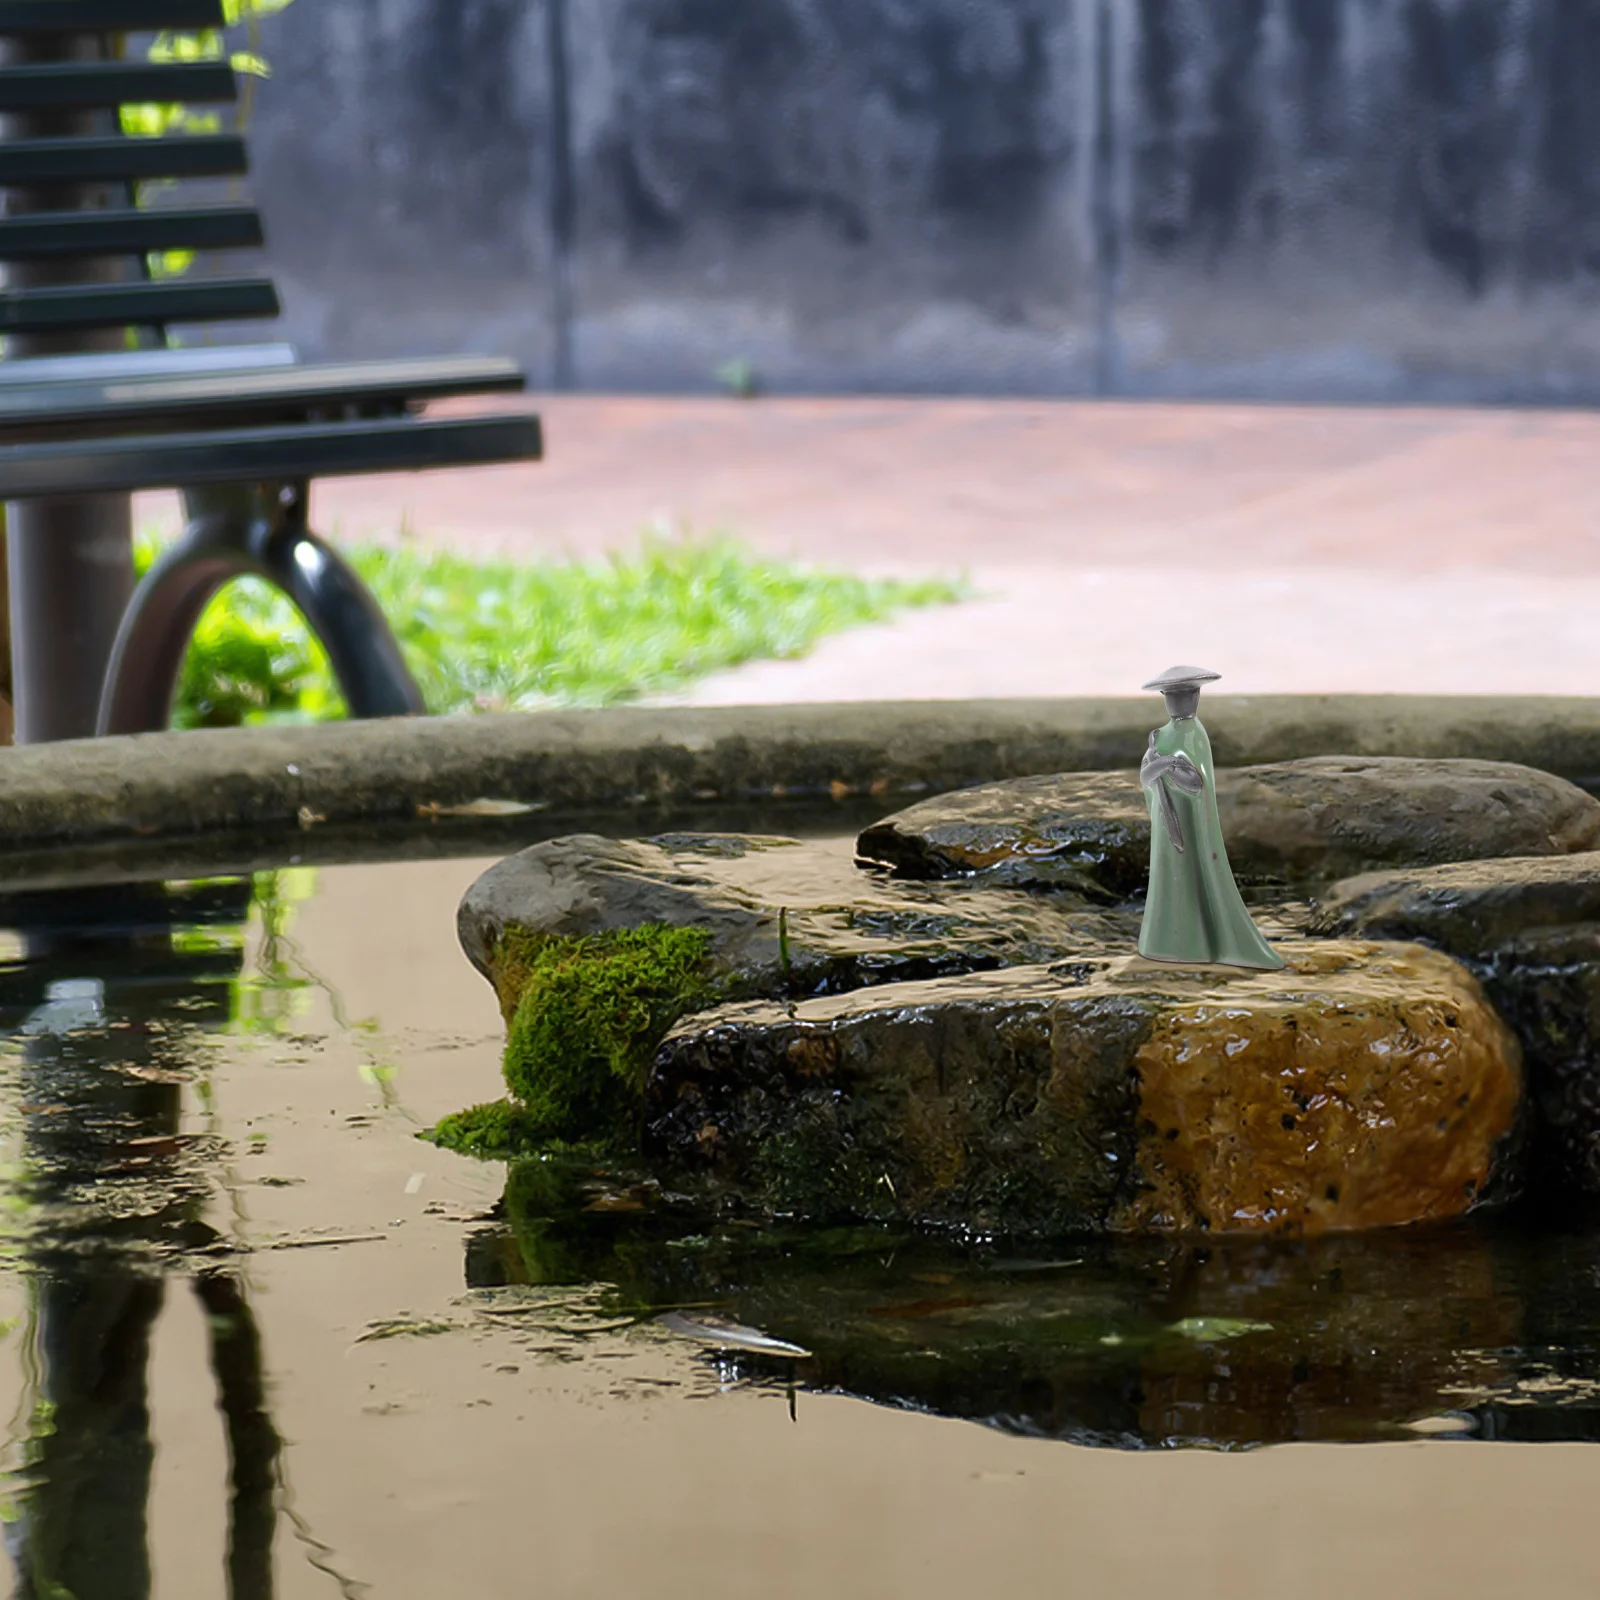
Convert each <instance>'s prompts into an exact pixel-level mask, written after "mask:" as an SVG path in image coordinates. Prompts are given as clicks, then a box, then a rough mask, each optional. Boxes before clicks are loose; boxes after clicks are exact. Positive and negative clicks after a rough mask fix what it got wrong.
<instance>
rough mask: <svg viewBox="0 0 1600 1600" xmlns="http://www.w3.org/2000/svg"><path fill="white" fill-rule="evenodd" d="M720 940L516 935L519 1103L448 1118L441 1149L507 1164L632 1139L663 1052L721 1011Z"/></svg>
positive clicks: (621, 932)
mask: <svg viewBox="0 0 1600 1600" xmlns="http://www.w3.org/2000/svg"><path fill="white" fill-rule="evenodd" d="M710 944H711V936H710V934H709V933H708V932H707V931H706V930H705V929H704V928H674V927H667V926H663V925H661V924H658V923H646V924H645V925H643V926H642V927H637V928H617V929H611V930H608V931H606V932H603V933H596V934H590V935H587V936H585V937H580V938H562V937H557V936H553V935H550V934H541V933H534V932H531V931H529V930H528V929H524V928H510V929H507V930H506V932H505V933H504V934H503V935H502V936H501V939H500V942H499V945H498V946H497V948H496V950H495V952H494V959H493V971H494V973H495V979H496V983H495V987H496V991H497V993H498V994H499V996H500V1003H501V1009H502V1011H503V1012H504V1013H505V1014H506V1016H507V1031H506V1049H505V1060H504V1069H505V1079H506V1088H507V1090H508V1091H509V1093H510V1099H509V1100H505V1101H497V1102H494V1103H492V1104H489V1105H484V1106H476V1107H473V1108H471V1109H470V1110H468V1111H464V1112H460V1113H457V1114H456V1115H454V1116H451V1117H446V1118H445V1119H444V1120H443V1121H442V1122H440V1123H439V1125H438V1126H437V1127H436V1128H434V1129H433V1130H432V1137H433V1139H434V1141H435V1142H436V1143H438V1144H441V1145H445V1146H447V1147H449V1148H451V1149H455V1150H461V1151H463V1152H465V1153H468V1154H472V1155H483V1156H500V1155H506V1154H509V1153H512V1152H514V1151H516V1150H519V1149H528V1148H537V1147H539V1146H542V1145H545V1144H548V1143H550V1142H551V1141H575V1140H599V1141H602V1142H605V1143H614V1142H617V1141H619V1140H626V1139H627V1138H628V1136H629V1134H630V1132H631V1130H633V1129H634V1128H635V1127H636V1126H637V1123H638V1118H639V1110H640V1106H641V1103H642V1099H643V1090H644V1081H645V1077H646V1074H647V1073H648V1072H649V1068H650V1060H651V1057H652V1055H653V1054H654V1052H655V1048H656V1046H657V1045H658V1044H659V1043H660V1041H661V1039H662V1037H663V1036H664V1035H665V1034H666V1032H667V1030H668V1029H669V1028H670V1027H671V1026H672V1024H673V1023H675V1022H676V1021H678V1019H679V1018H680V1017H682V1016H684V1015H685V1014H686V1013H688V1012H691V1011H695V1010H698V1009H702V1008H704V1007H706V1006H708V1005H712V1004H714V1003H715V1002H716V1000H717V999H718V997H719V993H720V990H719V986H718V985H717V983H716V982H715V981H714V980H713V978H712V976H711V970H710V963H709V960H708V951H709V949H710Z"/></svg>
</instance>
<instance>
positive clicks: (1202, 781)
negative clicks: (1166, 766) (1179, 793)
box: [1167, 750, 1206, 794]
mask: <svg viewBox="0 0 1600 1600" xmlns="http://www.w3.org/2000/svg"><path fill="white" fill-rule="evenodd" d="M1170 759H1171V761H1172V770H1171V771H1170V772H1168V773H1167V776H1168V777H1169V778H1170V779H1171V780H1172V781H1173V782H1174V783H1175V784H1176V785H1177V786H1178V787H1179V788H1180V789H1182V790H1183V791H1184V793H1185V794H1199V793H1200V791H1201V790H1202V789H1203V788H1205V786H1206V775H1205V774H1204V773H1203V772H1202V771H1201V770H1200V769H1199V767H1197V766H1196V765H1195V764H1194V762H1192V761H1191V760H1190V759H1189V758H1188V756H1186V755H1185V754H1184V753H1183V751H1181V750H1180V751H1179V752H1178V753H1177V754H1176V755H1175V756H1172V757H1171V758H1170Z"/></svg>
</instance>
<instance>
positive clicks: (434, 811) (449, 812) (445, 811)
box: [417, 800, 535, 817]
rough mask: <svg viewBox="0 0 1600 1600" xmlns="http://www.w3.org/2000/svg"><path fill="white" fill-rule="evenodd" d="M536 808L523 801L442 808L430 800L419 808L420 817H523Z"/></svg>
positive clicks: (484, 801)
mask: <svg viewBox="0 0 1600 1600" xmlns="http://www.w3.org/2000/svg"><path fill="white" fill-rule="evenodd" d="M534 809H535V808H534V807H533V806H530V805H526V804H524V803H523V802H522V801H521V800H468V801H467V802H466V804H465V805H459V806H442V805H440V804H439V803H438V801H437V800H430V801H428V802H427V803H426V804H424V805H419V806H418V807H417V815H418V816H419V817H522V816H526V815H527V814H528V813H529V812H530V811H532V810H534Z"/></svg>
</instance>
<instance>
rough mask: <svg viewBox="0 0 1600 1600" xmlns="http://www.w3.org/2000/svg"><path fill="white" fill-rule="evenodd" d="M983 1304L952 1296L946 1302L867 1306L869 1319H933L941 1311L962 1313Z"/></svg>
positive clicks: (978, 1301)
mask: <svg viewBox="0 0 1600 1600" xmlns="http://www.w3.org/2000/svg"><path fill="white" fill-rule="evenodd" d="M982 1304H983V1302H982V1301H981V1300H978V1299H976V1298H974V1297H973V1296H972V1295H970V1294H962V1295H954V1296H952V1297H951V1298H950V1299H948V1300H908V1301H907V1302H906V1303H905V1304H904V1305H899V1306H869V1307H868V1308H867V1315H868V1316H869V1317H897V1318H898V1317H905V1318H911V1317H934V1316H937V1315H938V1314H939V1313H940V1312H941V1311H962V1310H965V1309H966V1307H968V1306H978V1305H982Z"/></svg>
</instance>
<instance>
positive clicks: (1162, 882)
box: [1139, 667, 1284, 968]
mask: <svg viewBox="0 0 1600 1600" xmlns="http://www.w3.org/2000/svg"><path fill="white" fill-rule="evenodd" d="M1218 676H1219V675H1218V674H1217V673H1215V672H1206V671H1203V670H1202V669H1201V668H1199V667H1169V668H1168V669H1167V670H1166V671H1165V672H1163V673H1162V674H1161V676H1160V677H1159V678H1154V679H1152V680H1151V681H1150V682H1149V683H1147V684H1145V686H1144V687H1145V688H1146V689H1158V690H1160V692H1161V694H1162V695H1163V696H1164V697H1165V699H1166V702H1167V716H1168V718H1169V719H1170V720H1169V721H1168V722H1167V725H1166V727H1164V728H1159V729H1157V731H1156V732H1154V733H1152V734H1151V735H1150V748H1149V749H1148V750H1146V751H1145V756H1144V764H1143V765H1142V766H1141V767H1140V768H1139V782H1140V784H1141V785H1142V786H1143V788H1144V793H1145V803H1146V804H1147V805H1148V806H1149V808H1150V895H1149V898H1148V900H1147V901H1146V902H1145V909H1144V921H1143V923H1142V924H1141V925H1140V928H1139V954H1140V955H1142V956H1144V957H1146V959H1148V960H1151V961H1176V962H1183V963H1193V964H1200V963H1205V964H1208V965H1209V964H1217V965H1221V966H1230V967H1269V968H1275V967H1281V966H1283V965H1284V961H1283V957H1282V956H1280V955H1279V954H1278V952H1277V951H1276V950H1274V949H1273V948H1272V946H1271V945H1270V944H1268V943H1267V941H1266V940H1265V939H1264V938H1262V936H1261V931H1260V929H1259V928H1257V927H1256V925H1255V923H1254V922H1253V921H1251V919H1250V913H1249V912H1248V911H1247V910H1246V909H1245V903H1244V900H1243V898H1242V897H1241V895H1240V894H1239V888H1238V885H1237V884H1236V883H1234V881H1233V870H1232V868H1230V867H1229V865H1228V852H1227V849H1226V848H1225V847H1224V845H1223V842H1222V824H1221V822H1220V821H1219V820H1218V818H1217V790H1216V783H1215V780H1214V779H1213V776H1212V770H1211V741H1210V739H1208V738H1207V737H1206V730H1205V727H1204V725H1203V724H1202V723H1201V721H1200V718H1199V716H1198V715H1197V714H1196V713H1197V712H1198V710H1199V707H1200V685H1201V684H1203V683H1212V682H1215V680H1216V679H1217V677H1218Z"/></svg>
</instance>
